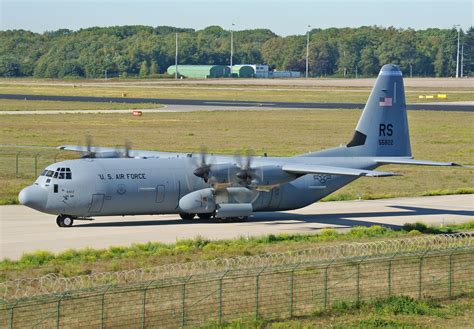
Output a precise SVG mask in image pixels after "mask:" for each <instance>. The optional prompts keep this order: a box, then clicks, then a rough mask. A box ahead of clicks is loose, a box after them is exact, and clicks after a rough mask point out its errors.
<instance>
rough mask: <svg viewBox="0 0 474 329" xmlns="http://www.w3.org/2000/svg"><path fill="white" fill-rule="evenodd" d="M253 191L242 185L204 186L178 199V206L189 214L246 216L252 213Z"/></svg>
mask: <svg viewBox="0 0 474 329" xmlns="http://www.w3.org/2000/svg"><path fill="white" fill-rule="evenodd" d="M255 193H258V192H253V191H251V190H249V189H247V188H244V187H228V188H226V189H223V190H215V189H213V188H205V189H202V190H198V191H194V192H191V193H189V194H186V195H185V196H183V197H182V198H181V199H180V200H179V208H180V209H181V210H182V211H184V212H187V213H190V214H202V213H214V212H215V213H216V215H217V217H237V216H248V215H249V214H251V213H252V211H253V210H252V203H251V202H252V199H253V198H254V197H255Z"/></svg>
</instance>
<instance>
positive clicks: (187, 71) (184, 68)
mask: <svg viewBox="0 0 474 329" xmlns="http://www.w3.org/2000/svg"><path fill="white" fill-rule="evenodd" d="M166 72H168V74H169V75H174V73H175V66H174V65H172V66H170V67H168V69H167V70H166ZM178 74H179V75H180V76H183V77H186V78H196V79H206V78H223V77H228V76H230V68H229V67H228V66H225V65H178Z"/></svg>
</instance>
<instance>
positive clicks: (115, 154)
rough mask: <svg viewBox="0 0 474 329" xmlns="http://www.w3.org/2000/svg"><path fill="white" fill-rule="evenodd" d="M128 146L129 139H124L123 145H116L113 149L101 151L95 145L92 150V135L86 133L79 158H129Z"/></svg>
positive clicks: (129, 144)
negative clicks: (83, 149)
mask: <svg viewBox="0 0 474 329" xmlns="http://www.w3.org/2000/svg"><path fill="white" fill-rule="evenodd" d="M130 148H131V143H130V141H128V140H125V143H124V147H123V148H119V147H117V148H116V149H115V151H106V152H101V151H100V150H99V149H98V148H97V147H94V150H92V137H91V136H90V135H86V150H85V151H83V152H82V153H81V158H83V159H94V158H131V156H130Z"/></svg>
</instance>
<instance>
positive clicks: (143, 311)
mask: <svg viewBox="0 0 474 329" xmlns="http://www.w3.org/2000/svg"><path fill="white" fill-rule="evenodd" d="M153 282H154V281H153V280H151V281H150V282H149V283H148V284H147V286H146V287H145V289H144V290H143V304H142V329H144V328H145V320H146V315H145V306H146V292H147V291H148V287H150V285H151V284H152V283H153Z"/></svg>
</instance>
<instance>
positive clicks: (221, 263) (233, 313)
mask: <svg viewBox="0 0 474 329" xmlns="http://www.w3.org/2000/svg"><path fill="white" fill-rule="evenodd" d="M137 280H138V281H137ZM0 289H2V290H1V293H2V296H3V298H4V300H3V302H2V304H1V305H0V325H1V326H2V327H11V328H23V327H36V326H40V327H54V326H56V327H81V326H83V327H100V328H103V327H141V328H145V327H148V328H149V327H160V328H166V327H171V328H174V327H188V326H189V327H191V326H199V325H202V324H209V323H216V324H219V323H223V322H228V321H232V320H236V319H242V318H244V319H248V318H253V319H277V318H288V317H291V316H300V315H309V314H312V313H313V312H314V311H317V310H323V309H327V308H330V307H331V305H333V304H334V303H335V302H337V301H354V302H359V301H363V300H368V299H371V298H377V297H388V296H392V295H406V296H411V297H414V298H424V297H434V298H443V297H452V296H458V295H461V294H463V293H467V292H473V291H474V238H473V237H472V236H470V235H451V236H449V235H443V236H435V237H428V238H414V239H398V240H390V241H378V242H372V243H355V244H341V245H336V246H329V247H320V248H315V249H311V250H306V251H303V252H290V253H282V254H271V255H264V256H258V257H241V258H235V259H227V260H217V261H211V262H197V263H189V264H180V265H168V266H162V267H158V268H155V269H149V270H136V271H126V272H117V273H108V274H104V273H103V274H100V275H90V276H80V277H75V278H68V279H62V278H57V277H55V276H46V277H43V278H40V279H34V280H18V281H10V282H4V283H2V284H1V285H0Z"/></svg>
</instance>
